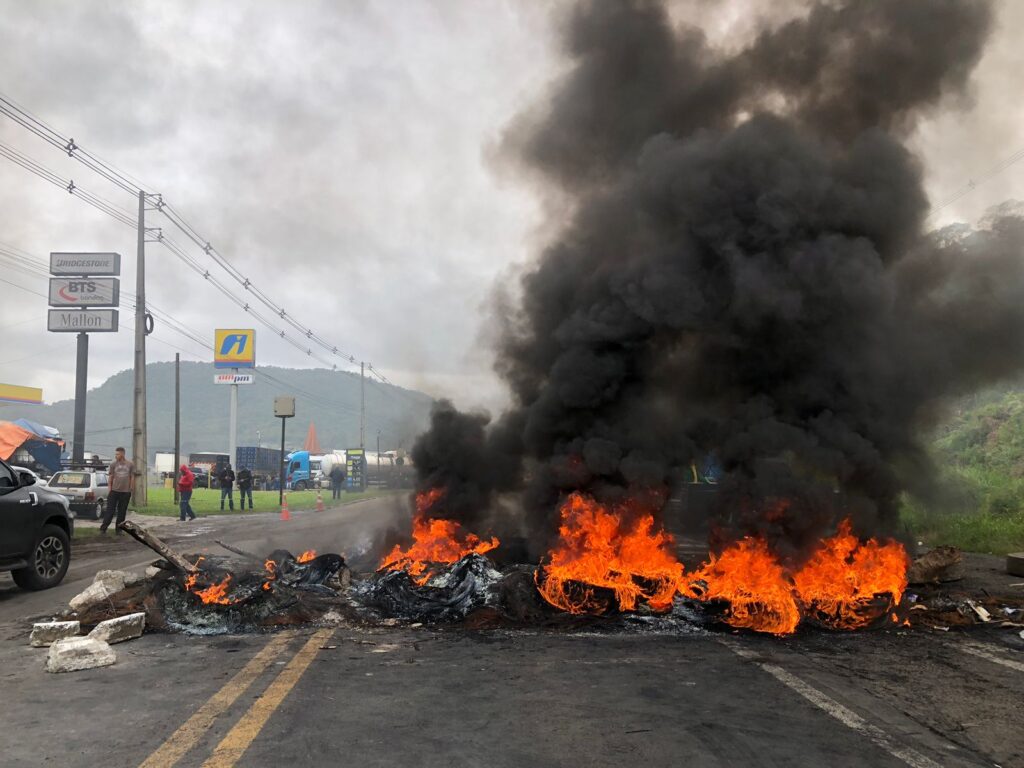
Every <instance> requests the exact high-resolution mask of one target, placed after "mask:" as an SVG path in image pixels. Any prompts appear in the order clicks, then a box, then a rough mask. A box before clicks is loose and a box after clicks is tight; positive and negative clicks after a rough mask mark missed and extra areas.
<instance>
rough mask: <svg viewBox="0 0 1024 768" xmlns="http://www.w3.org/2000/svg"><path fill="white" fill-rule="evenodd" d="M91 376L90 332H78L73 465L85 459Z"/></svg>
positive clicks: (78, 465)
mask: <svg viewBox="0 0 1024 768" xmlns="http://www.w3.org/2000/svg"><path fill="white" fill-rule="evenodd" d="M88 378H89V334H88V333H85V332H84V331H83V332H82V333H80V334H78V360H77V363H76V366H75V434H74V442H73V443H72V448H71V466H72V467H80V466H82V464H83V463H84V461H85V396H86V391H87V389H88Z"/></svg>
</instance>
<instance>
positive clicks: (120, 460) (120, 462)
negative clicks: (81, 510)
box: [100, 448, 135, 536]
mask: <svg viewBox="0 0 1024 768" xmlns="http://www.w3.org/2000/svg"><path fill="white" fill-rule="evenodd" d="M107 482H108V483H109V484H110V493H109V495H108V496H107V509H106V511H105V512H104V513H103V522H102V523H100V535H101V536H105V535H106V533H107V528H109V527H110V521H111V520H113V518H114V512H115V511H116V512H117V524H116V525H115V526H114V533H116V534H117V535H118V536H120V535H121V531H120V525H121V523H123V522H124V517H125V515H126V514H127V513H128V501H129V500H130V499H131V497H132V494H133V493H134V492H135V465H134V464H132V462H130V461H128V459H126V458H125V457H124V448H118V449H117V450H115V451H114V463H113V464H111V465H110V466H109V467H108V468H107Z"/></svg>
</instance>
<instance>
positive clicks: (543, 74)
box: [0, 0, 1024, 408]
mask: <svg viewBox="0 0 1024 768" xmlns="http://www.w3.org/2000/svg"><path fill="white" fill-rule="evenodd" d="M753 6H754V8H755V10H757V9H760V10H761V11H762V12H764V9H765V8H767V7H769V4H768V3H764V4H759V3H755V4H753ZM770 7H771V8H772V10H773V12H777V8H778V6H777V5H776V4H771V6H770ZM999 9H1000V10H999V20H998V28H997V29H996V30H995V32H994V34H993V36H992V38H991V41H990V44H989V47H988V49H987V52H986V55H985V57H984V58H983V60H982V62H981V64H980V66H979V68H978V69H977V71H976V73H975V78H974V89H973V91H974V92H973V99H971V100H970V101H969V102H965V103H961V104H946V105H944V107H943V109H942V110H941V111H939V112H937V113H936V114H935V115H933V116H932V118H930V119H929V120H927V121H926V122H925V123H924V124H922V125H921V127H920V129H919V130H918V133H917V135H916V136H915V137H914V140H913V141H914V146H915V147H916V148H917V149H918V150H919V151H920V152H921V154H922V156H923V158H924V161H925V164H926V167H927V173H928V190H929V193H930V194H931V196H932V199H933V201H943V200H945V199H947V198H948V197H949V196H950V195H951V194H953V193H954V192H956V191H957V190H959V189H960V188H962V187H963V186H964V185H965V184H967V183H968V182H970V181H971V180H972V179H975V178H980V176H981V174H983V173H984V171H985V170H986V169H988V168H990V167H991V166H993V165H995V164H996V163H998V162H999V161H1001V160H1003V159H1005V158H1007V157H1010V156H1011V155H1013V154H1014V153H1015V152H1017V151H1018V150H1021V149H1024V104H1022V103H1021V100H1020V99H1019V97H1018V94H1019V90H1020V87H1019V73H1020V72H1021V71H1024V50H1022V48H1021V46H1020V45H1019V40H1020V33H1021V31H1022V30H1024V3H1018V2H1014V1H1013V0H1005V2H1002V3H1000V4H999ZM0 14H2V18H3V20H4V23H3V24H2V25H0V72H2V73H3V77H2V78H0V92H2V93H3V94H4V95H5V96H6V97H9V98H10V99H12V100H13V101H15V102H17V103H19V104H21V105H22V106H23V107H25V108H27V109H28V110H29V111H31V112H32V113H34V114H35V115H36V116H38V117H40V118H41V119H43V120H45V121H46V122H47V123H49V124H50V125H51V126H52V127H54V128H55V129H57V130H58V131H60V132H61V133H63V134H65V135H70V136H73V137H74V138H75V139H76V141H77V142H78V143H79V144H81V145H82V146H84V147H86V148H87V149H89V150H91V151H92V152H94V153H95V154H97V155H99V156H100V157H102V158H103V159H105V160H106V161H108V162H110V163H111V164H113V165H114V166H116V167H118V168H119V169H121V170H123V171H126V172H128V173H129V174H131V175H132V176H133V177H136V178H138V179H140V180H141V181H142V182H143V183H144V184H145V185H146V189H147V191H152V192H159V193H161V194H163V196H164V198H165V199H166V200H167V201H169V202H170V203H171V204H172V205H174V206H175V207H176V208H177V210H178V211H179V212H180V213H181V214H182V215H183V216H184V217H185V218H186V219H187V220H188V221H189V223H191V224H192V225H193V226H194V227H195V228H196V229H197V230H198V231H199V232H200V233H202V234H203V235H204V236H205V237H206V238H207V239H208V240H210V242H212V243H213V244H214V245H215V246H216V247H217V248H218V250H219V251H220V252H221V253H222V254H224V255H225V256H226V257H227V258H228V259H230V260H231V261H232V262H233V263H234V264H235V266H237V267H238V268H239V269H240V270H241V271H242V272H243V273H245V274H246V275H247V276H248V277H249V278H250V279H251V280H252V281H253V282H254V283H255V284H256V285H258V286H260V287H261V288H262V289H263V290H264V291H265V292H266V293H268V294H269V295H270V296H271V297H273V298H274V299H275V300H276V301H277V302H279V303H280V304H282V305H283V306H284V307H285V308H286V309H287V310H288V311H289V312H291V313H292V314H293V315H294V316H295V317H296V318H297V319H299V320H300V321H301V322H303V323H305V324H308V325H309V326H310V327H312V328H313V329H314V330H315V331H317V332H318V333H319V334H321V335H322V336H324V337H326V338H327V339H328V340H330V341H331V342H332V343H334V344H336V345H337V346H338V347H339V348H340V349H343V350H345V351H347V352H351V353H352V354H353V355H355V356H356V357H357V358H361V359H365V360H368V361H371V362H373V363H374V364H375V365H376V366H378V367H379V368H380V369H381V370H383V371H384V372H385V373H386V375H388V377H389V378H390V379H391V380H392V381H394V382H395V383H398V384H402V385H404V386H409V387H414V388H419V389H423V390H425V391H427V392H429V393H430V394H433V395H437V396H441V395H444V396H450V397H454V398H455V399H456V401H457V402H458V403H459V404H460V405H463V406H475V405H484V406H489V407H492V408H494V407H497V406H499V405H500V403H501V401H502V397H503V390H502V388H501V386H500V384H499V383H498V382H497V381H496V379H495V377H494V376H493V375H492V374H491V372H490V358H489V355H488V352H487V349H486V347H485V346H484V345H482V344H481V342H480V328H481V327H482V326H483V325H484V324H485V322H486V314H487V302H488V297H489V296H490V295H491V292H492V290H493V286H494V284H495V281H497V280H503V279H509V275H511V274H512V273H513V271H514V270H515V269H516V268H517V265H522V264H524V263H528V262H529V260H530V259H531V258H532V257H533V254H535V253H536V251H537V248H538V244H539V243H540V242H541V240H542V238H543V232H544V231H545V230H544V225H545V220H546V216H545V213H546V212H545V210H544V207H543V200H542V199H541V197H540V196H539V195H537V193H536V190H533V189H531V188H530V187H529V186H528V185H527V184H525V183H523V182H522V181H521V180H520V179H518V178H517V177H516V175H515V173H514V172H513V171H512V170H511V169H510V168H509V167H508V165H507V164H506V163H503V162H500V160H499V159H498V157H499V154H500V153H499V152H498V147H499V145H500V140H501V135H502V131H503V130H504V129H505V128H506V126H507V125H508V123H509V121H510V119H511V118H512V117H513V116H514V115H515V114H516V113H517V112H518V111H519V110H521V109H522V108H524V107H525V106H527V105H528V104H530V103H532V102H533V101H535V100H536V99H539V98H543V97H544V95H545V93H546V88H547V85H548V84H549V83H550V82H551V81H552V79H553V78H555V77H557V75H558V73H559V71H560V69H561V68H563V67H564V63H563V62H562V61H561V60H560V58H559V55H558V47H557V38H556V35H555V20H554V18H553V16H552V14H551V12H550V11H549V10H548V6H547V5H546V4H542V3H539V2H521V3H516V2H511V1H510V0H508V1H505V2H500V1H499V0H487V1H486V2H465V1H464V0H451V1H450V2H443V1H441V0H437V1H435V2H426V1H413V0H409V1H408V2H405V1H403V2H400V3H399V2H396V1H395V0H388V1H386V2H385V1H381V2H370V1H368V0H367V1H364V2H357V1H355V0H352V1H350V2H344V3H337V2H311V1H305V0H303V1H299V2H287V3H285V2H277V3H271V2H266V1H253V2H240V1H238V0H233V1H232V2H182V1H180V0H178V1H176V2H173V3H167V2H148V1H147V2H121V3H115V2H104V3H101V2H82V1H81V0H79V1H77V2H51V1H47V2H33V3H25V2H18V1H16V0H0ZM674 16H675V17H676V18H678V19H679V20H680V21H686V20H690V21H692V22H694V23H697V22H699V23H702V24H704V25H705V26H706V27H707V29H708V32H709V35H710V36H711V37H712V38H713V39H716V40H721V41H731V40H741V39H743V36H744V35H745V34H747V33H748V32H749V30H750V29H751V27H752V26H753V25H754V24H755V23H756V19H757V14H756V13H750V8H749V7H748V6H747V5H746V4H743V3H731V4H730V3H717V2H716V3H710V2H707V0H689V1H688V2H683V3H680V4H679V6H678V7H677V8H676V10H675V13H674ZM0 142H3V143H4V144H6V145H9V146H12V147H14V148H16V149H18V150H19V151H21V152H24V153H25V154H27V155H29V156H31V157H32V158H33V159H35V160H37V161H39V162H40V163H42V164H43V165H45V166H47V167H49V168H51V169H52V170H54V171H55V172H57V173H58V174H59V175H61V176H62V177H67V178H73V179H74V181H75V183H76V184H77V185H79V186H81V187H84V188H86V189H87V190H89V191H92V192H94V193H98V194H100V195H101V196H103V197H106V198H107V199H109V200H111V201H113V202H115V203H117V204H118V205H119V206H122V207H124V208H127V209H129V210H134V208H135V206H136V205H137V202H136V201H135V200H133V199H132V198H131V197H130V196H129V195H128V194H126V193H125V192H123V191H121V190H119V189H118V188H116V187H114V186H112V185H110V184H109V183H107V182H106V181H105V180H103V179H102V178H100V177H98V176H96V175H95V174H93V173H92V172H91V171H89V170H88V169H86V168H84V167H83V166H81V165H79V164H77V163H75V162H74V161H72V160H70V159H69V158H67V157H66V156H62V155H61V154H60V153H59V152H58V151H57V150H55V149H54V148H52V147H50V146H49V145H47V144H45V143H44V142H42V141H41V140H39V139H38V138H36V137H34V136H32V135H31V134H29V133H28V132H27V131H25V130H24V129H22V128H20V127H18V126H17V125H15V124H14V123H12V122H11V121H10V120H9V119H7V118H3V117H0ZM1008 198H1018V199H1024V162H1020V163H1019V164H1017V165H1014V166H1012V167H1010V168H1008V169H1007V170H1005V171H1003V172H1002V173H1000V174H999V175H997V176H995V177H994V178H992V179H991V180H988V181H986V182H984V183H982V184H980V185H978V186H977V188H976V189H974V190H973V191H972V192H970V194H968V195H966V196H964V197H963V198H962V199H961V200H959V201H958V202H957V203H956V204H954V205H951V206H949V207H947V208H945V209H943V210H942V211H941V212H940V213H939V214H937V215H936V217H935V219H934V222H935V223H936V224H943V223H948V222H951V221H956V220H966V221H971V220H974V219H976V218H977V217H979V216H980V215H982V214H983V212H984V211H985V209H986V208H988V207H990V206H992V205H994V204H997V203H999V202H1002V201H1003V200H1006V199H1008ZM151 217H152V218H151V221H150V223H151V224H152V225H153V226H163V227H164V228H165V230H164V231H165V232H167V233H168V234H171V235H172V236H174V237H175V238H176V239H177V240H178V241H179V242H181V243H183V244H184V243H186V241H185V238H184V237H183V236H181V235H180V234H178V233H175V232H174V231H173V230H172V229H171V227H170V225H169V222H167V221H166V220H162V217H160V216H158V215H156V214H151ZM0 246H3V247H13V248H16V249H20V250H21V251H25V252H27V253H28V254H31V255H32V256H34V257H35V258H36V259H44V260H45V259H46V258H47V255H48V254H49V252H50V251H53V250H63V251H74V250H81V251H89V250H102V251H107V250H113V251H119V252H120V253H121V254H122V255H123V256H124V262H123V265H124V268H123V270H122V280H123V283H122V285H123V288H124V289H125V290H134V282H135V270H134V261H135V233H134V231H133V230H131V229H129V228H127V227H125V226H123V225H121V224H118V223H117V222H115V221H113V220H112V219H109V218H107V217H106V216H104V215H103V214H102V213H100V212H98V211H96V210H94V209H93V208H91V207H89V206H88V205H86V204H84V203H83V202H81V201H80V200H77V199H75V198H74V197H72V196H71V195H68V194H67V193H66V192H63V191H61V190H59V189H57V188H56V187H55V186H53V185H51V184H49V183H47V182H45V181H43V180H41V179H39V178H37V177H35V176H33V175H32V174H30V173H28V172H27V171H24V170H22V169H21V168H19V167H17V166H16V165H14V164H13V163H10V162H9V161H7V160H5V159H3V158H0ZM189 250H190V252H191V253H192V254H193V255H194V256H196V257H197V258H204V256H203V254H202V251H201V250H199V249H198V248H195V247H191V246H190V247H189ZM147 253H148V257H147V278H148V279H147V292H148V297H149V299H150V300H151V301H152V302H153V303H154V304H155V306H156V307H157V308H159V309H161V310H163V311H165V312H170V313H171V314H173V315H174V316H175V317H176V318H177V319H178V320H180V321H181V322H183V323H184V324H186V325H188V326H190V327H192V328H194V329H196V330H197V331H199V332H200V334H201V335H204V336H208V337H210V338H211V339H212V335H213V329H214V328H216V327H249V326H252V325H253V323H252V321H251V320H250V319H247V316H246V314H245V313H244V312H243V311H242V310H241V309H240V308H238V307H236V306H235V305H233V304H231V303H229V302H228V300H227V299H225V298H224V297H223V296H222V295H221V294H220V293H218V292H217V291H216V290H215V289H213V288H212V287H211V286H209V285H208V284H206V283H205V282H204V281H203V280H202V278H201V277H199V276H198V275H196V274H195V273H194V272H192V271H190V270H188V268H187V267H185V266H184V264H183V263H182V262H181V261H179V260H178V258H177V257H176V256H175V255H173V254H172V253H171V252H170V251H168V250H166V249H165V248H163V247H162V246H159V245H155V244H154V245H150V246H149V247H148V251H147ZM5 263H6V262H4V261H0V265H3V264H5ZM216 269H217V268H216V267H215V265H213V264H212V263H211V264H210V270H211V273H213V274H215V275H217V274H218V273H217V272H216ZM221 276H222V277H224V276H223V275H221ZM2 278H3V279H4V280H7V281H9V282H11V283H16V284H17V285H19V286H22V287H23V288H27V289H29V290H28V291H26V290H22V289H20V288H16V287H13V286H11V285H9V284H8V283H6V282H4V283H0V296H2V297H3V300H2V302H0V333H2V334H3V345H2V351H3V354H2V355H0V381H2V382H5V383H13V384H25V385H33V386H42V387H43V389H44V397H45V398H46V400H47V401H52V400H56V399H63V398H66V397H71V396H73V391H74V349H75V340H74V335H73V334H66V335H65V334H53V333H47V332H46V330H45V325H46V300H45V298H42V297H40V296H38V295H36V294H35V293H32V292H30V291H36V292H39V293H43V294H45V292H46V281H45V279H43V278H39V277H32V276H29V275H26V274H23V273H19V272H12V271H10V270H7V269H4V270H3V273H2ZM225 279H226V278H225ZM131 323H132V318H131V311H130V309H128V308H127V307H123V308H122V331H121V332H120V333H118V334H94V335H93V336H92V338H91V355H90V368H89V381H90V386H97V385H99V384H100V383H102V381H104V380H105V379H106V378H107V377H108V376H110V375H111V374H112V373H115V372H117V371H119V370H122V369H125V368H129V367H130V366H131V359H132V349H133V338H132V332H131V331H130V330H129V329H128V326H129V325H130V324H131ZM255 327H257V328H258V329H259V330H258V331H257V358H258V360H257V361H258V362H260V361H262V362H264V363H266V364H273V365H284V366H295V367H300V366H316V365H317V363H316V362H311V361H310V360H309V359H308V358H307V357H306V356H305V355H303V354H302V353H301V352H299V351H298V350H296V349H294V348H293V347H291V346H289V345H288V344H286V343H285V342H283V341H282V340H280V339H277V338H275V337H274V336H273V335H272V334H271V332H269V331H268V330H266V329H265V328H263V327H262V326H259V325H256V326H255ZM179 351H180V352H182V358H183V359H186V360H209V359H210V356H209V353H208V352H207V351H206V350H204V349H202V348H201V347H199V346H198V345H196V344H195V343H193V342H192V341H190V340H188V339H186V338H183V337H182V336H180V335H178V334H177V333H175V332H173V331H171V330H169V329H168V328H166V327H163V326H161V325H160V324H159V323H158V325H157V329H156V332H155V333H154V335H153V336H151V337H150V343H149V349H148V352H149V359H150V360H167V359H173V357H174V353H175V352H179Z"/></svg>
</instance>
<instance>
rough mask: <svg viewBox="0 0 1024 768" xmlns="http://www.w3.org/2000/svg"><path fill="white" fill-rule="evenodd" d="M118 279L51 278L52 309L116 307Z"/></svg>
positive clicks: (118, 297)
mask: <svg viewBox="0 0 1024 768" xmlns="http://www.w3.org/2000/svg"><path fill="white" fill-rule="evenodd" d="M118 282H119V281H118V279H117V278H116V277H51V278H50V306H51V307H116V306H117V305H118V300H119V299H120V296H119V295H118V294H119V293H120V291H119V285H118Z"/></svg>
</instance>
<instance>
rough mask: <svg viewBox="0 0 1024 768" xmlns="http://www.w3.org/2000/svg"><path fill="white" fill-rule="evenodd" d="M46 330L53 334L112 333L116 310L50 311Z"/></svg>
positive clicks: (114, 326) (115, 327)
mask: <svg viewBox="0 0 1024 768" xmlns="http://www.w3.org/2000/svg"><path fill="white" fill-rule="evenodd" d="M46 330H48V331H53V332H55V333H81V332H82V331H88V332H90V333H103V332H107V333H113V332H116V331H117V310H116V309H51V310H50V314H49V316H48V317H47V323H46Z"/></svg>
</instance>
